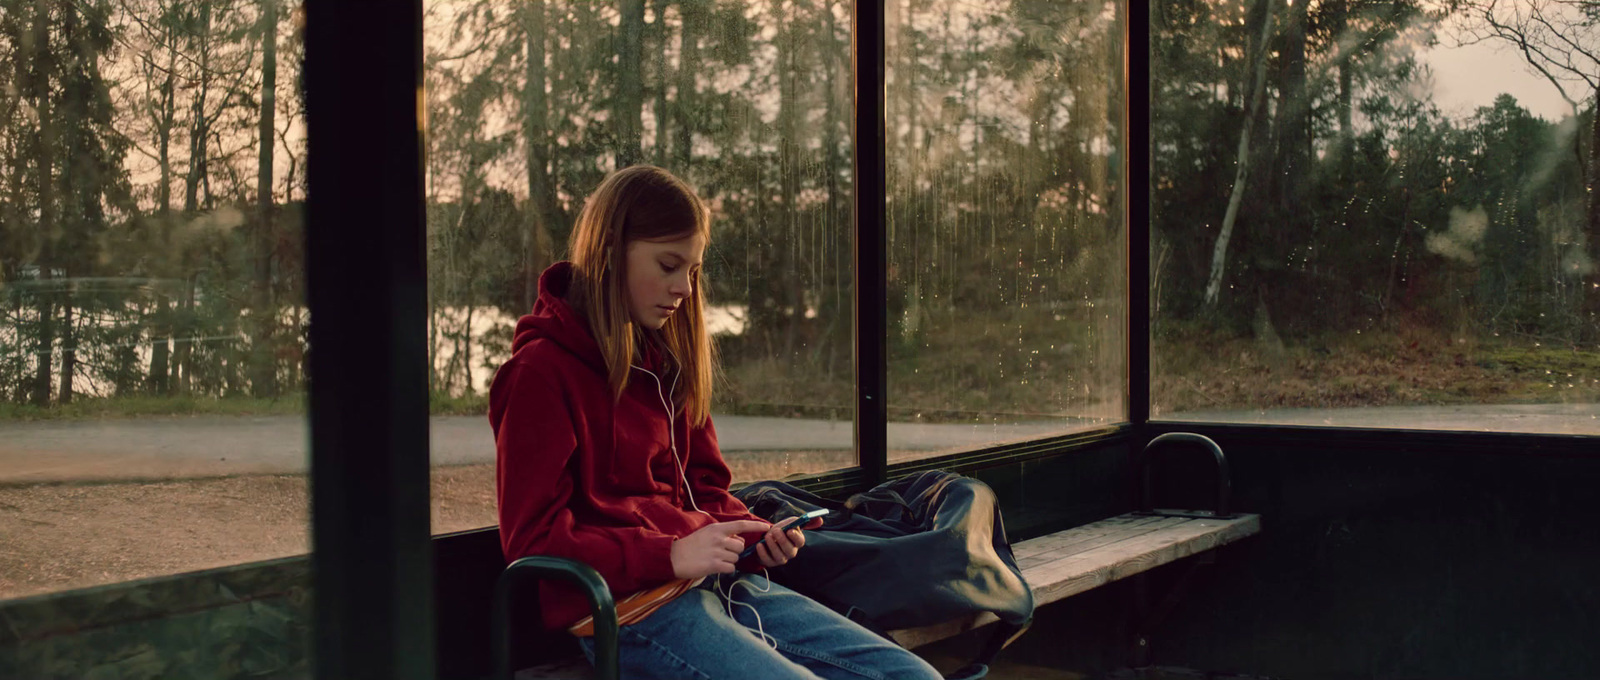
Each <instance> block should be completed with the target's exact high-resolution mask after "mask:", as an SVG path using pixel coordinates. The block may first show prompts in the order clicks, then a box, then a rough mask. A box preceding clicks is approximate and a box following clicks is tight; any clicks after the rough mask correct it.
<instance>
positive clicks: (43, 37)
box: [29, 2, 59, 407]
mask: <svg viewBox="0 0 1600 680" xmlns="http://www.w3.org/2000/svg"><path fill="white" fill-rule="evenodd" d="M51 4H52V3H47V2H38V3H35V4H34V8H33V12H34V14H33V55H32V56H33V64H32V66H33V68H32V73H31V74H30V78H29V85H31V90H32V91H31V92H30V93H29V94H30V95H31V96H32V98H33V101H34V108H35V110H37V111H38V112H39V134H38V136H37V137H36V138H35V140H36V141H35V144H36V146H35V149H36V150H35V156H34V158H35V161H36V162H37V163H38V168H39V176H38V178H37V179H38V182H39V233H40V234H43V235H45V238H44V239H43V241H44V243H43V245H42V246H41V252H40V254H39V257H38V259H37V260H36V263H37V264H38V267H39V283H40V286H39V292H40V295H39V302H38V309H39V335H38V339H37V341H36V343H35V346H36V347H37V350H36V351H37V352H38V354H37V355H36V356H37V357H38V365H37V366H36V368H35V372H34V385H33V401H34V403H35V404H37V405H39V406H41V407H43V406H48V405H49V404H50V373H51V370H50V369H51V359H52V355H53V352H54V347H55V327H54V314H55V311H54V309H53V305H52V304H51V300H50V296H51V294H52V291H51V290H50V287H49V283H48V282H49V281H50V279H51V278H52V272H51V269H52V268H53V267H54V265H55V247H54V244H53V243H52V242H51V236H50V235H51V234H53V233H55V231H56V230H57V229H58V228H59V225H58V224H57V213H56V201H55V177H54V175H55V165H54V159H55V115H54V114H52V112H51V108H52V107H51V103H52V102H51V96H52V95H51V92H50V81H51V79H52V75H53V72H54V70H55V68H54V67H55V61H54V59H53V58H52V56H51V53H50V28H49V18H50V16H49V11H50V6H51Z"/></svg>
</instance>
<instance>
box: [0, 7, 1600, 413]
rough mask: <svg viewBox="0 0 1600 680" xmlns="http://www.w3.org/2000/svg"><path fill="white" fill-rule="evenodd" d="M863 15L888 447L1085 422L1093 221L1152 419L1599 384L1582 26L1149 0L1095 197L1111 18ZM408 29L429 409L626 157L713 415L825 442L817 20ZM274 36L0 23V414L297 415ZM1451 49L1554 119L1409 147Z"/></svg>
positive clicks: (292, 11) (1119, 30)
mask: <svg viewBox="0 0 1600 680" xmlns="http://www.w3.org/2000/svg"><path fill="white" fill-rule="evenodd" d="M886 10H887V17H886V18H887V20H888V21H887V24H888V26H889V30H888V33H887V34H886V36H885V37H886V42H887V45H886V60H887V63H886V66H887V73H888V87H887V90H886V98H887V119H886V130H887V132H888V135H887V143H888V149H887V152H888V158H889V163H888V169H889V176H888V178H887V180H888V187H889V196H888V199H889V200H888V204H887V206H886V215H887V217H888V227H889V259H890V271H889V299H888V300H887V307H888V311H889V315H890V316H889V329H890V338H889V341H890V343H889V344H890V352H891V366H890V389H891V393H890V412H891V417H892V418H895V419H904V420H977V421H992V422H993V421H1002V420H1022V419H1038V418H1057V417H1077V418H1087V419H1089V420H1092V421H1108V420H1115V419H1117V418H1120V417H1121V414H1122V412H1123V410H1122V409H1123V404H1122V401H1123V399H1124V387H1123V380H1124V371H1125V366H1126V358H1125V352H1126V330H1125V328H1126V323H1127V319H1126V311H1125V310H1126V304H1125V296H1126V293H1127V291H1126V283H1125V282H1124V278H1125V277H1124V276H1123V274H1122V272H1123V271H1125V269H1124V266H1125V258H1126V257H1127V253H1126V245H1125V241H1126V237H1125V235H1126V231H1125V228H1124V222H1125V215H1126V210H1125V205H1126V202H1127V201H1129V200H1148V201H1149V202H1150V213H1151V216H1152V218H1151V219H1152V224H1151V233H1152V246H1151V251H1150V254H1149V256H1150V258H1151V271H1152V279H1151V281H1150V290H1151V295H1152V310H1153V317H1152V329H1153V333H1154V343H1155V344H1154V346H1155V350H1156V353H1155V357H1154V359H1155V376H1154V386H1155V399H1156V401H1157V404H1158V410H1159V408H1161V407H1165V408H1167V409H1172V408H1178V409H1181V408H1185V407H1188V406H1197V405H1206V406H1215V407H1246V406H1274V405H1306V404H1310V403H1327V404H1335V405H1344V406H1359V405H1376V404H1385V403H1396V402H1400V401H1440V400H1444V401H1450V400H1456V401H1461V400H1466V401H1494V400H1519V399H1525V398H1546V399H1548V398H1555V399H1557V400H1563V399H1566V400H1570V399H1573V398H1575V397H1573V396H1572V395H1573V394H1587V395H1592V394H1594V393H1595V392H1596V391H1600V382H1595V381H1594V379H1592V378H1591V379H1588V381H1589V382H1588V384H1590V385H1593V386H1595V387H1589V388H1584V384H1585V380H1586V377H1585V376H1584V375H1582V374H1581V373H1580V375H1579V376H1578V377H1577V378H1576V383H1574V384H1575V385H1576V387H1573V388H1572V389H1573V390H1578V392H1564V391H1563V392H1561V393H1560V394H1559V395H1557V396H1555V397H1551V396H1550V393H1539V394H1542V395H1544V396H1542V397H1541V396H1535V397H1529V395H1528V394H1527V393H1526V392H1525V390H1521V388H1516V387H1515V386H1513V387H1512V388H1507V387H1505V384H1509V383H1503V381H1502V383H1494V381H1493V380H1489V382H1491V383H1494V385H1491V386H1490V387H1487V388H1485V389H1483V390H1479V391H1476V392H1471V393H1464V392H1462V391H1461V390H1460V389H1456V388H1453V387H1451V385H1450V384H1445V383H1452V381H1454V383H1459V382H1461V381H1460V380H1457V379H1458V378H1459V377H1460V374H1459V372H1457V373H1450V372H1443V373H1440V372H1437V371H1436V372H1435V373H1434V374H1432V375H1430V376H1423V377H1421V378H1417V376H1410V377H1409V378H1405V377H1397V375H1398V372H1403V371H1411V370H1421V369H1417V367H1416V366H1410V367H1407V366H1401V365H1399V364H1398V363H1396V362H1397V361H1398V358H1397V357H1399V355H1402V354H1405V352H1408V351H1409V352H1412V353H1413V354H1415V353H1417V352H1421V351H1423V350H1425V349H1426V348H1427V346H1428V342H1432V341H1437V342H1442V343H1444V344H1445V345H1448V347H1447V348H1446V349H1444V350H1441V351H1439V352H1437V353H1430V354H1428V355H1427V357H1426V358H1425V360H1423V361H1422V363H1421V364H1419V365H1426V366H1432V365H1435V364H1438V365H1440V366H1443V365H1445V363H1449V362H1453V365H1454V366H1455V368H1453V369H1451V370H1455V369H1459V368H1462V367H1463V366H1465V367H1466V368H1468V369H1471V370H1476V371H1479V372H1480V373H1483V374H1484V375H1491V374H1492V375H1494V376H1498V375H1508V374H1507V373H1506V371H1507V370H1514V371H1515V372H1516V373H1517V374H1518V375H1522V374H1523V373H1528V374H1531V373H1532V372H1533V371H1535V370H1536V369H1539V368H1547V367H1548V365H1549V362H1550V361H1554V360H1557V359H1559V361H1561V362H1567V363H1565V364H1562V365H1572V366H1579V367H1580V370H1581V367H1584V366H1588V365H1589V364H1591V363H1593V364H1594V365H1595V369H1596V370H1595V372H1594V373H1592V374H1590V375H1596V376H1600V360H1596V359H1595V358H1594V357H1595V356H1596V354H1597V352H1596V350H1597V347H1600V316H1597V315H1600V275H1597V272H1596V267H1595V261H1596V257H1597V254H1596V250H1595V249H1596V247H1597V244H1600V231H1597V229H1600V226H1597V225H1600V204H1597V198H1596V196H1595V192H1594V190H1593V189H1594V183H1595V182H1597V181H1600V177H1597V175H1600V168H1597V167H1596V166H1595V160H1596V158H1597V157H1600V156H1597V150H1596V146H1595V143H1594V140H1595V137H1596V135H1595V129H1596V119H1595V115H1594V109H1595V93H1596V91H1597V86H1600V83H1597V82H1596V80H1597V79H1600V62H1597V61H1596V59H1595V55H1596V54H1597V53H1600V52H1597V51H1600V35H1597V34H1596V33H1595V27H1596V23H1595V22H1596V21H1600V16H1597V15H1596V13H1595V11H1594V9H1593V8H1592V7H1591V6H1589V5H1587V4H1583V3H1580V2H1577V0H1572V1H1571V2H1565V1H1560V0H1524V1H1523V2H1519V3H1515V4H1507V3H1504V2H1501V3H1499V4H1496V3H1495V2H1492V1H1491V0H1450V1H1449V2H1447V3H1444V4H1436V5H1435V4H1425V3H1422V2H1418V1H1417V0H1320V1H1312V2H1282V1H1279V0H1156V1H1154V2H1152V4H1151V5H1150V25H1149V27H1148V30H1149V32H1150V36H1151V41H1150V42H1151V52H1150V54H1149V55H1148V58H1149V60H1150V63H1151V72H1152V73H1153V78H1152V81H1151V82H1150V83H1148V84H1135V85H1134V86H1135V87H1145V86H1148V87H1149V90H1150V101H1151V110H1150V111H1149V121H1150V129H1149V131H1148V134H1149V136H1150V137H1149V138H1150V145H1149V148H1150V156H1151V157H1150V159H1149V160H1150V167H1151V178H1150V186H1149V187H1148V192H1147V193H1140V192H1135V193H1133V194H1129V193H1128V192H1126V191H1124V186H1123V185H1124V182H1123V180H1122V179H1121V173H1122V172H1123V170H1124V163H1123V157H1124V156H1125V154H1126V148H1127V143H1128V139H1127V137H1128V134H1129V133H1128V132H1127V131H1125V130H1124V129H1123V122H1122V121H1123V120H1124V116H1125V113H1126V112H1125V111H1123V101H1124V99H1125V97H1124V93H1123V91H1122V73H1123V66H1122V64H1123V58H1124V55H1123V49H1124V45H1123V43H1122V40H1121V36H1122V34H1123V26H1122V22H1124V21H1125V14H1124V13H1123V11H1122V10H1121V8H1120V7H1119V5H1118V4H1117V3H1115V2H1091V1H1085V2H1058V1H1053V0H891V1H890V2H888V3H887V5H886ZM424 11H425V31H424V45H425V51H424V63H423V65H422V67H423V78H424V83H425V91H426V130H427V135H426V140H425V149H426V152H427V153H426V161H425V162H426V170H427V181H426V185H425V186H426V196H425V206H424V207H423V208H424V209H425V210H426V215H427V225H428V234H427V237H428V246H429V263H428V266H429V300H430V310H431V314H430V324H429V328H428V329H427V331H426V332H427V333H428V336H429V340H428V347H429V354H430V357H429V359H430V366H431V369H432V370H431V373H430V379H431V384H432V387H433V391H434V392H435V395H436V400H435V401H436V404H437V405H439V408H443V409H446V410H449V409H457V410H463V411H466V412H472V411H473V409H477V408H481V403H482V402H481V393H482V392H483V391H484V390H485V382H484V381H485V380H486V379H487V377H488V376H489V375H490V374H491V373H492V370H493V368H494V366H496V365H498V363H499V362H500V361H503V360H504V359H505V357H506V352H507V350H508V346H509V338H510V331H511V328H510V324H511V323H512V322H513V321H514V319H515V318H516V317H517V316H518V315H520V314H522V313H525V312H526V310H528V309H530V308H531V305H532V300H533V298H534V296H535V295H536V292H537V290H536V281H537V277H538V274H539V272H540V271H542V270H543V269H544V268H545V267H546V266H548V265H549V264H550V263H552V262H554V261H556V260H558V259H561V258H562V257H563V253H564V247H565V243H566V239H567V237H568V235H569V233H570V227H571V223H572V220H573V219H574V218H575V217H576V215H577V213H578V211H579V210H580V209H581V207H582V200H583V197H584V196H585V195H586V194H587V193H588V192H589V191H590V190H591V189H592V188H593V187H594V186H595V185H597V184H598V182H599V181H600V179H601V178H602V177H603V176H604V175H605V173H606V172H608V171H610V170H612V169H614V168H617V167H622V166H626V165H629V164H633V163H652V164H656V165H661V166H663V167H667V168H668V169H670V170H672V171H673V172H675V173H678V174H680V175H682V176H683V177H685V178H686V179H687V180H689V181H690V183H691V184H693V185H694V186H696V187H697V188H698V189H699V191H700V192H701V193H702V195H703V196H704V197H705V199H706V200H707V201H708V203H709V204H710V205H711V207H712V209H713V213H714V220H715V225H714V227H713V241H712V246H711V249H710V251H709V252H708V264H707V271H706V280H707V282H708V284H709V291H708V292H709V295H710V298H711V302H712V305H713V306H714V307H715V308H716V309H717V310H718V312H719V315H718V318H721V319H724V320H725V323H721V324H719V325H718V326H717V328H715V329H714V330H717V331H718V333H719V334H718V336H717V338H718V344H719V347H720V351H721V354H722V356H723V361H724V368H725V371H724V372H725V380H724V381H723V386H722V387H721V388H720V391H719V397H718V404H719V408H720V410H721V412H730V411H732V412H743V413H762V414H771V415H820V416H828V417H845V418H848V417H849V410H848V407H849V405H850V404H852V403H853V401H854V400H853V397H852V387H851V384H852V382H851V381H852V365H851V347H852V345H851V333H852V328H851V277H852V261H851V253H852V249H851V244H852V238H853V233H852V227H851V219H852V218H851V210H852V200H853V199H852V196H851V186H852V177H851V172H852V158H851V149H852V146H853V144H854V140H853V136H852V135H853V130H852V125H851V121H852V102H851V97H852V92H853V84H852V82H851V68H850V67H851V65H850V55H849V45H850V5H849V3H847V2H844V1H843V0H751V1H750V2H742V1H733V0H620V1H619V2H614V3H612V2H606V3H602V2H587V1H564V0H520V1H518V2H497V1H494V0H433V1H430V2H426V3H425V4H424ZM302 17H303V14H302V12H301V8H300V4H299V3H298V2H292V1H285V0H76V1H74V0H0V293H3V304H4V310H3V312H0V314H3V315H4V319H3V321H0V394H3V395H4V400H5V401H7V402H9V404H10V405H12V407H13V410H12V411H7V412H6V413H21V414H25V415H29V416H30V417H32V416H37V415H40V414H44V413H48V412H51V411H59V410H62V409H64V408H65V407H67V405H70V404H73V403H74V402H75V401H82V400H84V399H90V400H94V401H109V402H117V401H118V400H122V401H124V402H127V403H135V402H137V403H141V404H148V403H152V402H153V403H163V404H178V405H179V406H174V407H173V408H177V409H181V408H193V407H194V405H195V404H197V403H202V402H227V401H236V402H243V403H248V404H253V405H255V406H252V407H251V408H258V407H259V408H270V407H263V406H261V405H262V404H276V403H285V404H288V405H289V408H299V407H300V406H299V402H298V401H297V400H298V399H299V398H300V395H301V394H303V391H304V387H305V381H306V375H305V364H306V355H307V352H308V347H307V344H306V328H307V324H308V323H309V317H308V314H307V312H306V310H305V308H304V272H303V266H302V255H301V253H302V242H303V212H304V204H305V199H306V181H305V167H306V164H307V162H308V157H307V153H306V143H305V102H304V97H303V96H302V93H301V89H300V71H301V68H300V62H301V60H302V57H303V50H302V47H301V44H300V41H299V32H298V31H299V26H300V22H301V21H302ZM1471 42H1485V43H1496V44H1503V45H1506V46H1508V48H1510V51H1508V52H1507V54H1508V55H1511V56H1508V57H1507V58H1515V59H1519V60H1522V61H1524V62H1525V63H1526V65H1527V68H1528V69H1529V71H1530V73H1534V74H1536V76H1531V77H1539V78H1541V79H1542V80H1543V81H1546V82H1547V83H1548V86H1549V87H1552V88H1555V89H1557V90H1559V91H1560V93H1561V96H1562V97H1563V98H1564V100H1565V101H1566V102H1568V104H1569V107H1568V108H1569V112H1568V114H1567V115H1565V116H1563V117H1562V118H1561V119H1560V120H1547V119H1545V118H1542V117H1539V116H1536V115H1534V114H1532V113H1530V112H1529V111H1528V110H1526V109H1525V108H1523V107H1522V106H1521V105H1519V103H1518V102H1517V101H1516V100H1515V99H1514V98H1512V97H1510V96H1508V95H1501V96H1499V97H1498V98H1495V99H1493V100H1492V101H1485V102H1484V103H1483V105H1482V106H1480V107H1478V108H1476V110H1474V111H1471V112H1468V113H1466V114H1460V113H1457V112H1449V111H1445V110H1442V109H1441V107H1439V106H1438V105H1436V104H1435V103H1434V101H1433V99H1432V94H1431V92H1432V89H1431V88H1432V83H1431V75H1430V71H1429V69H1428V68H1427V66H1426V65H1425V64H1424V63H1422V62H1421V61H1420V60H1419V55H1420V54H1422V53H1423V52H1425V51H1427V50H1429V49H1432V48H1434V47H1435V46H1437V45H1440V44H1449V43H1463V44H1464V43H1471ZM1132 134H1143V131H1138V132H1135V133H1132ZM312 162H314V161H312ZM318 228H338V226H337V225H319V227H318ZM1358 336H1360V337H1358ZM1373 338H1385V339H1389V340H1392V341H1393V344H1394V346H1396V347H1399V348H1400V349H1399V350H1395V349H1392V348H1384V347H1387V345H1384V342H1387V340H1386V341H1374V340H1373ZM1419 339H1420V340H1419ZM1378 345H1384V347H1379V348H1378V349H1372V348H1373V347H1376V346H1378ZM1419 347H1420V348H1422V349H1418V348H1419ZM1533 348H1539V349H1538V351H1540V352H1544V351H1547V350H1555V349H1559V350H1561V351H1564V352H1566V353H1567V354H1566V355H1562V356H1561V357H1558V358H1556V359H1552V358H1551V357H1550V356H1546V355H1544V354H1538V355H1530V354H1529V351H1532V349H1533ZM1241 351H1242V352H1244V353H1246V354H1249V355H1250V358H1241V354H1240V352H1241ZM1363 352H1365V353H1366V354H1363ZM1354 355H1359V356H1380V357H1387V358H1386V359H1385V361H1388V363H1384V362H1383V361H1378V362H1377V363H1378V364H1382V365H1377V366H1375V367H1369V368H1370V371H1371V372H1372V373H1373V374H1374V375H1375V376H1376V377H1372V378H1371V379H1363V380H1366V381H1365V382H1361V381H1357V382H1360V385H1358V386H1357V387H1356V388H1352V389H1349V390H1343V391H1339V390H1334V391H1332V392H1329V391H1328V390H1327V389H1325V385H1324V386H1315V385H1314V386H1312V387H1305V385H1306V384H1307V383H1308V381H1309V382H1310V383H1319V384H1322V383H1327V384H1332V383H1335V382H1338V381H1340V380H1345V379H1347V378H1348V377H1349V376H1347V375H1343V374H1340V375H1322V374H1319V373H1318V371H1319V370H1322V369H1321V368H1320V367H1324V366H1327V365H1331V362H1332V361H1333V359H1336V358H1339V357H1346V356H1354ZM1569 355H1570V356H1569ZM1430 362H1432V363H1430ZM1440 362H1445V363H1440ZM1519 362H1520V363H1519ZM1255 363H1260V364H1261V370H1259V371H1254V372H1251V376H1253V377H1249V378H1246V379H1244V382H1243V383H1241V378H1240V377H1239V375H1238V372H1234V373H1233V374H1232V377H1222V378H1219V377H1218V376H1219V375H1221V374H1227V373H1229V371H1230V370H1232V369H1233V368H1235V367H1236V365H1246V366H1250V365H1254V364H1255ZM1369 363H1370V362H1369ZM1339 370H1340V371H1344V370H1346V369H1342V368H1341V369H1339ZM1274 371H1276V373H1274ZM1286 372H1287V373H1290V374H1295V377H1296V379H1297V380H1299V381H1300V382H1296V381H1295V380H1285V379H1284V376H1285V373H1286ZM1479 377H1482V376H1479ZM1491 377H1492V376H1491ZM1404 379H1414V380H1413V386H1415V385H1421V384H1423V383H1426V382H1427V381H1428V380H1430V379H1431V380H1434V381H1435V382H1438V383H1440V385H1439V386H1438V389H1423V388H1416V389H1411V388H1403V387H1404V386H1402V388H1396V387H1394V386H1393V385H1392V384H1391V383H1397V381H1403V380H1404ZM1519 379H1520V378H1519ZM1251 381H1254V382H1251ZM1454 383H1452V384H1454ZM1268 384H1271V385H1278V386H1280V387H1279V388H1278V392H1276V393H1273V394H1268V393H1265V392H1262V390H1261V389H1259V388H1262V387H1263V386H1265V385H1268ZM1475 384H1476V383H1475ZM1551 384H1552V385H1553V384H1554V383H1551ZM1297 385H1298V386H1300V387H1297V388H1295V389H1296V390H1297V391H1296V392H1295V393H1293V394H1288V393H1286V392H1285V390H1286V389H1288V388H1285V387H1282V386H1290V387H1294V386H1297ZM1495 385H1498V387H1497V386H1495ZM1302 388H1303V389H1302ZM1584 389H1587V390H1588V391H1586V392H1585V391H1583V390H1584ZM1519 390H1520V391H1519ZM1563 395H1564V396H1563ZM141 400H142V401H141ZM22 406H26V409H24V410H17V409H18V408H20V407H22ZM140 408H155V409H156V410H160V407H148V406H141V407H140Z"/></svg>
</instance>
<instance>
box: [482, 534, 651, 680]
mask: <svg viewBox="0 0 1600 680" xmlns="http://www.w3.org/2000/svg"><path fill="white" fill-rule="evenodd" d="M546 579H558V580H561V581H566V582H568V583H571V584H573V585H576V586H578V587H579V588H581V589H582V590H583V592H584V595H586V596H587V597H588V598H589V611H590V613H592V614H593V615H594V643H595V646H594V668H595V675H596V676H597V677H599V678H600V680H619V678H620V677H621V675H620V670H621V669H620V667H619V666H618V660H617V605H616V602H615V601H613V600H612V598H611V589H610V588H608V587H606V582H605V579H603V578H601V577H600V572H597V571H595V570H594V567H591V566H589V565H587V564H584V563H582V562H579V561H577V560H572V559H567V558H565V557H549V556H545V555H533V556H530V557H524V558H522V559H519V560H517V561H515V562H512V563H511V564H510V566H507V567H506V569H505V571H503V572H501V573H500V578H499V579H498V580H497V581H496V582H495V585H494V614H493V616H494V620H493V622H492V624H491V626H492V630H491V633H490V634H491V635H492V637H493V638H494V639H493V641H492V644H493V645H494V677H495V680H512V678H511V673H512V668H511V605H512V595H513V594H515V593H516V592H517V591H518V590H519V589H520V588H522V587H523V584H525V583H529V582H537V581H543V580H546Z"/></svg>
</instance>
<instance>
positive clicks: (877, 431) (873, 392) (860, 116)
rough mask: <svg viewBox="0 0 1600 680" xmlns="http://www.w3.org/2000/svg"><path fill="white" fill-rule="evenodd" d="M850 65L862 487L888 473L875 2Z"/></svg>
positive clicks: (870, 1)
mask: <svg viewBox="0 0 1600 680" xmlns="http://www.w3.org/2000/svg"><path fill="white" fill-rule="evenodd" d="M852 11H853V13H854V17H853V20H852V26H851V34H850V67H851V73H852V76H853V82H854V83H855V111H856V115H855V142H856V148H855V154H854V155H855V171H854V173H853V176H854V182H855V191H854V192H853V196H854V199H855V228H856V240H855V279H856V282H855V283H856V285H855V317H856V318H855V333H856V336H855V338H856V424H855V429H856V457H857V461H858V462H859V463H860V465H861V472H862V474H863V476H864V477H865V478H866V482H867V484H868V485H869V486H873V485H877V484H879V483H882V482H883V481H884V480H885V478H887V477H888V472H889V441H888V439H889V438H888V418H889V412H888V410H887V398H888V391H889V357H888V346H887V337H888V326H887V320H886V319H885V317H884V307H885V306H886V305H885V299H886V298H887V297H888V290H889V283H888V277H889V267H888V244H887V236H886V231H885V229H884V207H885V206H886V205H887V202H888V200H887V196H886V193H887V189H886V185H885V179H884V178H885V174H886V172H887V168H886V166H885V159H884V153H885V151H884V149H885V147H884V108H883V91H884V64H883V42H884V36H883V31H884V25H883V1H882V0H856V2H855V8H854V10H852Z"/></svg>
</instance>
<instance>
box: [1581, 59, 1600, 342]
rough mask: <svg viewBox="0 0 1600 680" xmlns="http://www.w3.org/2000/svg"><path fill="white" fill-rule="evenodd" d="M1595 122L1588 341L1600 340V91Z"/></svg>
mask: <svg viewBox="0 0 1600 680" xmlns="http://www.w3.org/2000/svg"><path fill="white" fill-rule="evenodd" d="M1595 97H1596V100H1595V101H1596V104H1595V111H1594V116H1593V117H1594V120H1593V122H1592V123H1591V124H1590V130H1589V172H1588V173H1587V176H1588V181H1589V206H1588V208H1589V210H1588V217H1589V219H1588V220H1586V222H1587V224H1586V225H1585V226H1586V227H1588V228H1587V229H1586V230H1585V231H1586V232H1587V233H1586V234H1585V236H1586V238H1585V240H1586V241H1587V242H1588V246H1589V262H1590V264H1591V267H1592V268H1591V269H1590V271H1589V273H1588V274H1587V275H1586V276H1584V277H1583V279H1582V280H1583V283H1584V284H1586V285H1584V286H1582V290H1583V303H1582V305H1581V306H1580V307H1579V309H1580V310H1581V311H1580V315H1581V316H1580V322H1581V323H1583V324H1584V327H1585V328H1587V329H1588V333H1587V335H1588V339H1589V340H1591V341H1592V340H1595V339H1600V88H1596V90H1595Z"/></svg>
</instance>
